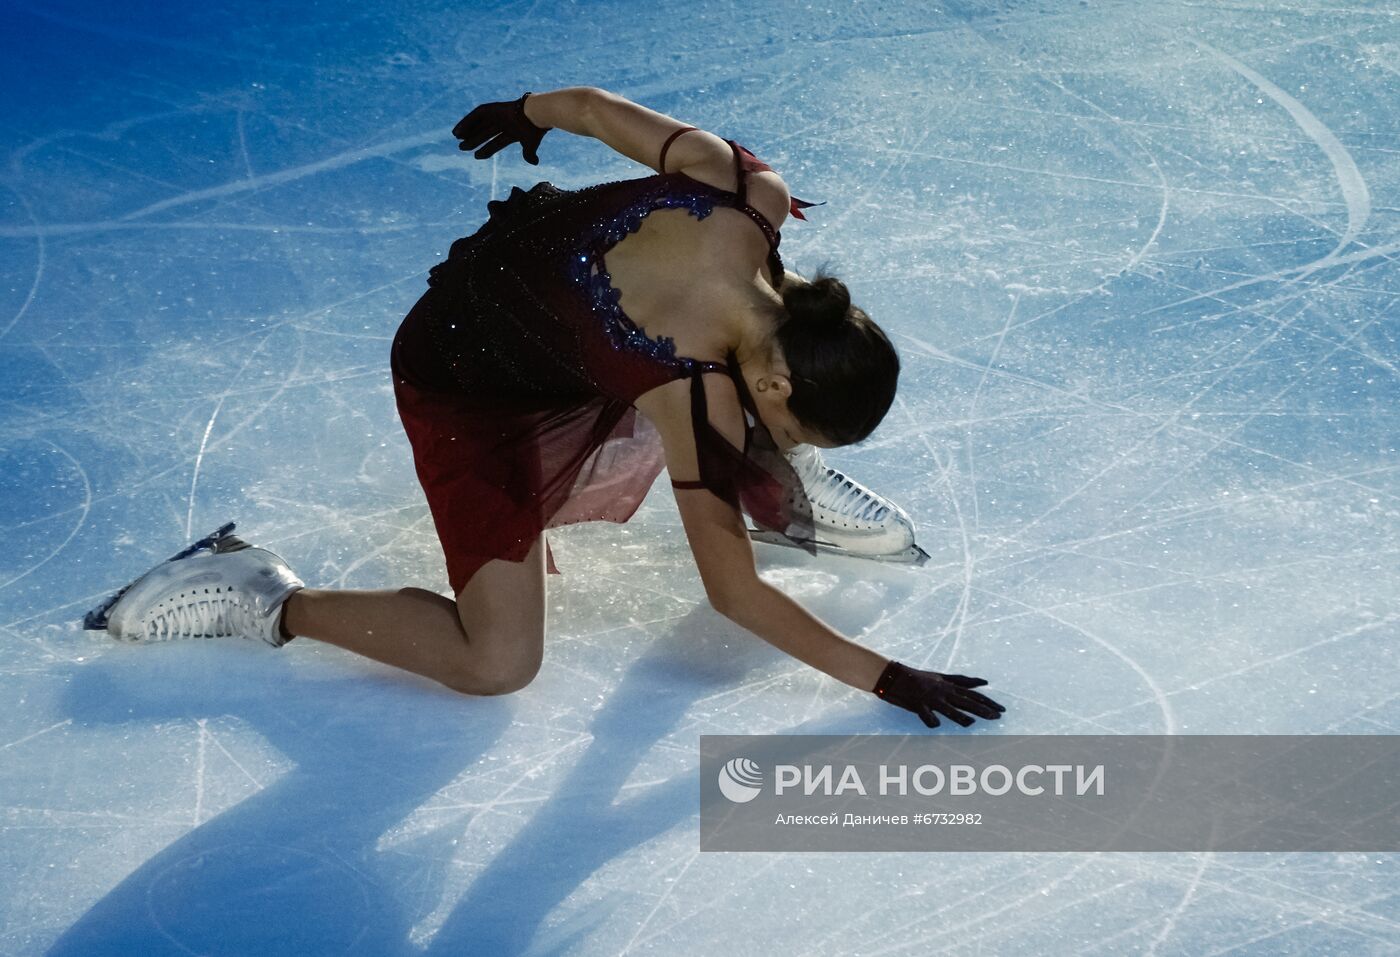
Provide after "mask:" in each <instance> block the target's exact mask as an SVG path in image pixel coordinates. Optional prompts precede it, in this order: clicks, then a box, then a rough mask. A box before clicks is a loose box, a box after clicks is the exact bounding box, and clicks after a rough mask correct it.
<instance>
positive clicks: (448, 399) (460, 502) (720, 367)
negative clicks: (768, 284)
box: [390, 130, 815, 595]
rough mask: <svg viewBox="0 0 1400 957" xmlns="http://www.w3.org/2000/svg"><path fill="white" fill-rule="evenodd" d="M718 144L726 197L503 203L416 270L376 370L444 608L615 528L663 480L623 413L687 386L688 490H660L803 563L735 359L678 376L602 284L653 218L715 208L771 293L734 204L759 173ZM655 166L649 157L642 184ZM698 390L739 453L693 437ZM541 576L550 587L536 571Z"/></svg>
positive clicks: (616, 191) (627, 187)
mask: <svg viewBox="0 0 1400 957" xmlns="http://www.w3.org/2000/svg"><path fill="white" fill-rule="evenodd" d="M681 132H685V131H684V130H681V131H678V133H677V134H676V135H679V133H681ZM674 139H675V136H674V135H673V136H672V137H671V139H669V140H667V142H666V146H667V147H669V146H670V144H671V142H672V141H673V140H674ZM727 142H729V145H730V148H731V149H732V150H733V151H734V160H735V165H736V167H737V168H738V187H739V188H738V190H737V191H734V192H731V191H729V190H725V189H720V188H718V187H715V186H711V185H709V184H707V183H702V182H700V181H698V180H695V179H691V178H690V177H689V176H687V175H686V174H684V173H679V172H677V173H660V174H657V175H654V176H647V177H644V178H641V179H631V180H621V181H618V182H612V183H603V184H600V185H597V186H591V187H588V188H587V189H580V190H561V189H558V188H557V187H555V186H554V185H553V184H551V183H548V182H542V183H539V184H537V185H536V186H534V187H533V188H532V189H530V190H529V191H528V192H526V191H524V190H521V189H519V188H515V189H512V190H511V194H510V196H509V197H508V198H506V199H504V200H498V201H495V202H490V203H487V204H486V205H487V211H488V213H489V219H488V220H487V222H486V223H485V224H484V225H482V227H481V228H480V229H478V230H477V231H476V232H475V233H474V234H472V235H471V236H467V237H464V238H462V239H458V240H457V241H456V242H454V243H453V244H452V246H451V249H450V250H449V251H448V255H447V259H446V260H445V261H444V262H441V263H439V264H438V265H436V266H434V267H433V268H432V270H430V272H429V278H428V286H429V288H428V291H427V292H426V293H424V294H423V296H422V298H421V299H419V300H418V302H417V303H416V304H415V305H414V307H413V308H412V310H410V311H409V313H408V315H407V317H405V319H404V320H403V323H402V324H401V325H400V327H399V329H398V332H397V333H396V334H395V336H394V343H393V347H392V349H391V351H390V367H391V369H392V373H393V381H394V396H395V399H396V401H397V404H398V411H399V416H400V418H401V419H402V421H403V425H404V430H405V431H406V432H407V433H408V438H409V443H410V445H411V446H412V448H413V460H414V465H415V468H416V470H417V473H418V478H419V481H420V482H421V483H422V485H423V491H424V493H425V494H426V496H427V500H428V506H429V508H430V510H431V511H432V516H433V523H434V525H435V526H436V528H437V533H438V538H439V540H440V541H441V543H442V548H443V552H444V554H445V556H446V559H447V573H448V580H449V583H450V584H451V587H452V593H453V594H454V595H455V594H457V593H458V592H459V591H461V589H462V586H463V585H465V584H466V583H467V581H468V580H469V579H470V578H471V576H472V575H473V574H474V573H475V572H476V571H477V569H479V568H480V567H481V566H482V565H484V564H485V563H486V562H488V561H490V560H492V559H495V558H503V559H506V560H509V561H517V562H518V561H523V560H524V558H525V554H526V553H527V552H528V551H529V549H530V546H531V545H532V544H533V543H534V541H535V540H536V539H537V538H538V537H539V535H540V533H541V532H542V531H543V530H544V529H546V528H556V527H558V526H561V525H570V524H574V523H576V522H587V521H610V522H626V521H627V520H628V519H629V518H631V517H632V515H633V514H634V513H635V512H636V510H637V507H638V506H639V505H640V504H641V502H642V499H643V498H645V497H646V494H647V491H648V489H650V487H651V485H652V483H653V482H654V481H655V480H656V476H657V475H658V474H659V473H660V471H661V469H662V468H663V467H664V463H665V460H664V454H663V450H662V447H661V438H660V435H659V433H658V432H657V431H656V429H655V428H654V427H652V426H651V424H650V423H649V422H648V421H647V420H646V418H645V417H644V416H641V415H639V414H638V413H637V410H636V408H635V407H634V406H633V404H632V403H633V402H634V401H635V400H636V399H637V397H638V396H640V395H642V394H644V393H646V392H648V391H650V390H651V389H653V388H655V387H656V386H658V385H661V384H663V383H665V382H668V381H670V380H672V379H677V378H681V377H682V376H687V377H690V379H691V393H690V394H691V402H692V412H691V421H692V425H693V427H694V429H695V444H696V453H697V460H698V463H699V470H700V481H699V482H674V481H673V483H672V484H673V485H675V486H677V487H703V488H708V489H710V490H711V491H712V492H714V493H715V494H716V495H717V496H719V497H720V498H721V499H723V500H724V501H726V502H728V503H729V504H731V505H733V506H734V507H735V508H742V509H744V510H746V511H747V512H748V513H749V514H750V515H751V516H753V518H754V520H755V522H756V523H758V524H760V525H762V526H763V527H765V528H772V529H777V530H779V531H783V532H785V534H787V535H789V536H791V537H792V538H793V539H794V540H795V541H798V542H800V543H803V544H804V545H806V547H807V548H808V550H809V551H811V552H813V553H814V552H815V547H814V546H811V545H810V544H807V543H809V542H810V541H811V539H812V538H813V535H812V526H811V505H810V503H809V502H808V500H807V497H806V493H805V492H804V490H803V488H802V483H801V481H800V480H799V479H798V477H797V475H796V473H795V472H794V471H793V469H792V466H791V465H790V464H789V463H788V461H787V459H786V457H785V456H784V455H783V454H782V453H781V451H779V449H778V447H777V444H776V443H775V442H774V441H773V438H772V436H771V434H770V433H769V432H768V429H767V428H766V427H765V426H764V424H763V422H762V420H761V419H760V418H759V417H758V412H757V410H756V408H755V407H754V403H753V399H752V397H751V396H750V395H749V393H748V389H747V388H746V386H745V384H744V380H743V376H742V375H741V374H740V371H739V365H738V362H737V360H736V359H735V357H734V355H733V354H732V353H731V354H730V355H729V356H728V359H727V362H725V363H719V362H707V361H703V360H698V359H692V358H689V357H686V356H678V355H676V352H675V345H674V342H673V341H672V340H671V338H669V337H659V338H655V339H653V338H651V337H648V336H647V335H646V334H645V333H644V332H643V331H642V330H641V329H639V328H638V327H637V326H636V325H635V324H634V323H633V322H632V320H631V319H630V318H628V316H627V315H626V313H624V312H623V311H622V309H621V307H620V306H619V304H618V300H619V295H618V293H617V292H616V290H614V289H613V288H612V284H611V277H610V276H609V275H608V273H607V272H606V270H604V269H603V267H602V259H603V256H604V255H605V254H606V253H607V251H608V250H609V249H611V248H612V247H613V246H614V245H616V244H617V243H618V242H620V241H621V240H622V238H623V237H624V236H627V235H628V234H630V233H632V232H635V231H636V230H637V229H638V228H640V227H641V224H642V220H643V219H645V218H646V216H647V215H648V214H649V213H650V212H652V211H653V210H656V209H686V210H689V211H690V213H691V215H693V216H695V217H696V218H697V219H704V218H705V217H706V216H708V215H710V213H711V212H712V211H713V210H714V208H715V207H716V206H728V207H731V208H734V209H738V210H740V211H742V212H744V213H745V214H746V215H748V216H749V217H751V218H752V219H753V221H754V223H755V224H756V226H757V227H758V228H759V229H762V230H763V232H764V234H765V235H766V236H767V238H768V242H769V246H770V249H771V252H770V257H769V265H770V266H771V267H773V270H772V271H773V274H774V276H775V277H776V278H777V279H778V281H779V282H781V279H782V275H783V267H782V260H781V259H780V258H779V256H778V243H779V240H780V236H779V234H778V232H777V230H775V229H774V228H773V226H772V224H771V223H769V222H768V220H767V219H766V218H765V217H764V216H763V214H762V213H760V212H759V211H758V210H756V209H754V208H753V207H751V206H749V205H748V202H747V200H746V188H745V177H746V176H747V174H748V173H749V172H752V171H754V170H760V169H770V167H769V166H767V165H766V164H764V163H762V162H760V161H759V160H758V159H757V158H755V157H754V156H753V154H752V153H750V152H749V151H748V150H746V149H744V148H743V147H742V146H739V145H738V144H737V143H734V142H733V141H727ZM665 162H666V148H665V147H663V149H662V151H661V162H660V163H659V164H658V167H659V168H660V169H663V170H664V169H665ZM808 205H811V204H808V203H803V202H802V201H801V200H794V201H793V207H792V209H793V212H794V214H796V215H797V216H798V217H799V218H804V217H802V216H801V213H800V212H798V210H799V209H800V208H802V207H805V206H808ZM706 373H719V374H723V375H726V376H729V377H730V379H731V380H732V381H733V382H734V385H735V387H736V388H737V390H738V393H739V397H740V401H741V402H742V403H743V406H744V408H745V409H746V410H747V412H748V416H747V418H748V419H750V420H751V421H749V422H748V425H747V428H746V430H745V437H744V448H743V449H738V448H735V447H734V446H733V445H732V444H730V442H729V441H728V440H727V439H725V438H724V436H723V435H722V434H721V433H720V432H718V431H717V430H716V429H715V428H714V427H713V425H712V424H711V423H710V420H709V417H708V414H707V411H706V404H705V390H704V388H703V385H702V380H701V378H700V377H701V376H702V375H704V374H706ZM546 548H548V544H547V543H546ZM547 560H548V568H549V571H550V573H552V574H558V571H559V570H558V568H556V567H555V564H554V556H553V554H552V553H547Z"/></svg>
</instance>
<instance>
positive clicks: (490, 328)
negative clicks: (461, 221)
mask: <svg viewBox="0 0 1400 957" xmlns="http://www.w3.org/2000/svg"><path fill="white" fill-rule="evenodd" d="M737 198H738V197H737V195H736V194H735V193H733V192H730V191H728V190H724V189H720V188H719V187H716V186H712V185H710V184H707V183H703V182H700V181H699V180H695V179H692V178H690V177H689V176H686V175H685V174H683V173H664V174H658V175H655V176H648V177H644V178H641V179H633V180H620V181H616V182H611V183H603V184H599V185H597V186H590V187H588V188H585V189H580V190H562V189H559V188H558V187H556V186H554V185H553V184H552V183H548V182H542V183H538V184H536V185H535V186H534V187H533V188H532V189H530V190H529V191H528V192H527V191H524V190H521V189H519V188H515V189H513V190H512V191H511V194H510V196H508V197H507V198H506V199H504V200H499V201H494V202H491V203H488V204H487V211H488V213H489V214H490V218H489V219H488V221H487V222H486V223H485V224H483V226H482V227H481V228H480V229H479V230H478V231H477V232H476V233H475V234H473V235H472V236H468V237H465V238H463V239H459V240H457V241H456V242H455V243H453V245H452V249H451V250H450V251H449V253H448V258H447V260H446V261H445V262H442V263H440V264H438V265H437V266H435V267H433V269H432V270H431V272H430V277H429V285H430V286H434V287H435V288H437V289H440V290H441V291H442V292H443V293H444V297H445V299H446V300H447V301H445V302H444V304H443V308H442V309H440V310H434V315H433V317H432V318H431V319H430V321H429V322H430V328H431V332H432V336H433V340H434V344H435V348H434V351H435V353H436V355H435V356H432V357H426V358H424V359H423V360H421V363H420V364H421V365H424V366H433V365H437V366H440V367H443V368H444V371H445V372H449V373H450V378H451V380H454V381H455V383H456V386H457V387H458V388H468V389H471V390H472V391H475V392H481V393H493V392H500V393H501V394H502V395H507V396H538V397H541V398H543V397H546V396H559V397H563V396H578V395H581V394H584V393H590V392H592V393H600V394H604V395H609V396H612V397H615V398H621V399H625V400H626V401H627V402H629V403H631V402H632V401H634V400H635V399H636V398H637V397H638V396H640V395H641V394H643V393H645V392H647V391H649V390H650V389H652V388H654V387H655V386H657V385H660V384H662V383H664V382H666V381H668V380H670V379H674V378H678V377H680V376H683V375H687V374H689V373H690V372H691V371H693V370H694V369H695V368H696V366H697V364H699V365H701V366H702V367H713V368H725V367H724V366H721V365H720V364H717V363H704V362H702V361H701V360H696V359H692V358H690V357H686V356H678V355H677V354H676V349H675V342H674V340H673V338H672V337H669V336H657V337H655V338H653V337H650V336H648V335H647V334H646V333H645V332H644V331H643V330H642V329H641V328H639V327H638V326H637V324H636V323H635V322H633V321H632V320H631V318H630V317H628V316H627V314H626V313H625V312H624V311H623V309H622V307H621V305H620V304H619V299H620V294H619V293H618V292H617V290H616V289H614V288H613V286H612V277H611V276H610V275H609V274H608V272H607V270H606V269H604V268H603V260H604V256H605V254H606V253H607V251H608V250H609V249H611V248H612V247H613V246H615V245H617V243H619V242H621V240H622V239H623V238H624V237H626V236H628V235H630V234H631V233H634V232H636V231H637V230H638V229H640V228H641V225H642V222H643V221H644V220H645V218H646V217H647V216H648V215H649V214H650V213H651V212H653V211H655V210H658V209H685V210H687V211H688V212H690V214H691V215H693V216H694V217H695V218H696V219H704V218H706V217H707V216H709V215H710V214H711V213H712V212H713V211H714V209H715V207H716V206H728V207H730V208H736V209H738V208H740V206H741V205H743V206H745V208H749V207H747V205H746V204H740V203H739V202H737V201H736V200H737ZM753 214H756V215H757V217H758V218H757V219H755V220H754V221H755V223H756V224H758V225H759V227H760V228H764V227H765V226H766V227H767V228H765V229H764V232H765V235H768V236H769V237H770V242H771V246H770V248H771V257H770V267H772V268H773V272H774V275H775V277H780V276H781V275H782V260H781V258H779V257H778V253H777V245H776V244H777V242H778V241H779V240H780V236H779V235H778V233H777V231H776V230H774V229H773V228H772V226H771V224H768V223H767V220H766V219H764V218H763V217H762V214H761V213H757V211H756V210H755V211H753ZM753 214H751V215H753ZM770 234H771V235H770ZM425 375H428V376H430V375H431V369H429V370H428V371H426V372H425ZM438 379H439V381H440V383H441V384H442V385H443V386H444V387H445V385H446V382H447V379H448V376H447V375H441V376H438Z"/></svg>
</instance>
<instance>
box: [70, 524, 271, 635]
mask: <svg viewBox="0 0 1400 957" xmlns="http://www.w3.org/2000/svg"><path fill="white" fill-rule="evenodd" d="M233 527H234V523H233V522H228V523H226V524H224V525H220V526H219V527H218V528H216V529H215V530H214V531H212V532H210V533H209V534H208V535H205V536H204V537H203V538H201V539H198V540H196V541H193V542H191V543H190V544H188V545H186V546H185V547H184V548H182V549H180V551H178V552H176V553H175V554H174V555H171V556H170V557H169V558H167V559H166V560H165V561H163V562H161V563H160V565H156V566H155V568H159V567H161V565H168V564H170V563H171V562H177V561H179V560H180V559H182V558H188V557H189V556H191V555H193V554H194V553H195V552H197V551H200V550H201V549H205V548H208V549H211V550H212V551H216V552H220V551H225V552H226V551H236V550H237V549H238V548H246V547H247V545H246V544H245V543H244V542H242V541H241V540H240V539H238V538H236V537H235V536H233V535H232V534H230V533H231V532H232V531H233ZM152 570H153V569H152ZM150 573H151V570H147V571H146V572H143V573H142V574H141V575H140V576H139V577H137V578H133V579H132V580H131V581H129V582H127V583H126V584H125V585H124V586H122V588H121V589H120V590H119V591H117V592H116V593H115V594H113V595H112V596H111V597H110V598H107V599H106V600H105V601H103V602H102V604H100V605H98V606H96V607H95V608H93V609H92V610H90V611H89V612H88V613H87V614H86V615H84V616H83V630H84V631H105V630H106V629H107V614H108V612H110V611H111V610H112V606H113V605H115V604H116V603H117V602H118V601H119V600H120V599H121V597H122V596H123V595H125V594H126V593H127V592H129V591H130V590H131V588H132V586H133V585H135V584H136V583H137V582H139V581H140V580H141V579H142V578H145V577H146V576H147V575H149V574H150Z"/></svg>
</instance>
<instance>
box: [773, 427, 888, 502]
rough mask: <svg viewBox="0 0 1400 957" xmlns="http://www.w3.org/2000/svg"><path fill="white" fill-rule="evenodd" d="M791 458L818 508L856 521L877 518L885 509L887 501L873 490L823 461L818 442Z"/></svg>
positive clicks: (799, 449)
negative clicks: (881, 499)
mask: <svg viewBox="0 0 1400 957" xmlns="http://www.w3.org/2000/svg"><path fill="white" fill-rule="evenodd" d="M789 460H790V461H791V462H792V465H793V468H794V470H795V471H796V472H797V475H798V477H799V478H801V479H802V486H803V488H804V490H805V491H806V493H807V500H808V501H810V502H811V503H812V507H813V508H814V509H823V510H826V511H829V512H833V513H835V514H836V515H839V516H841V517H843V518H850V519H854V520H856V521H863V520H872V521H873V520H876V519H878V518H880V517H881V515H882V513H883V512H884V505H883V503H881V501H880V500H879V499H878V498H877V497H876V496H875V494H874V493H873V492H871V491H870V490H869V489H868V488H866V487H865V486H864V485H861V484H860V483H859V482H857V481H855V480H854V479H850V478H847V477H846V475H845V474H843V473H842V472H839V471H837V470H836V469H834V468H831V467H830V466H829V465H827V464H826V463H825V462H823V461H822V457H821V453H820V452H819V451H818V450H817V447H816V446H815V445H805V446H801V447H799V448H797V449H796V450H795V451H794V452H793V453H792V455H791V456H790V457H789Z"/></svg>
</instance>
